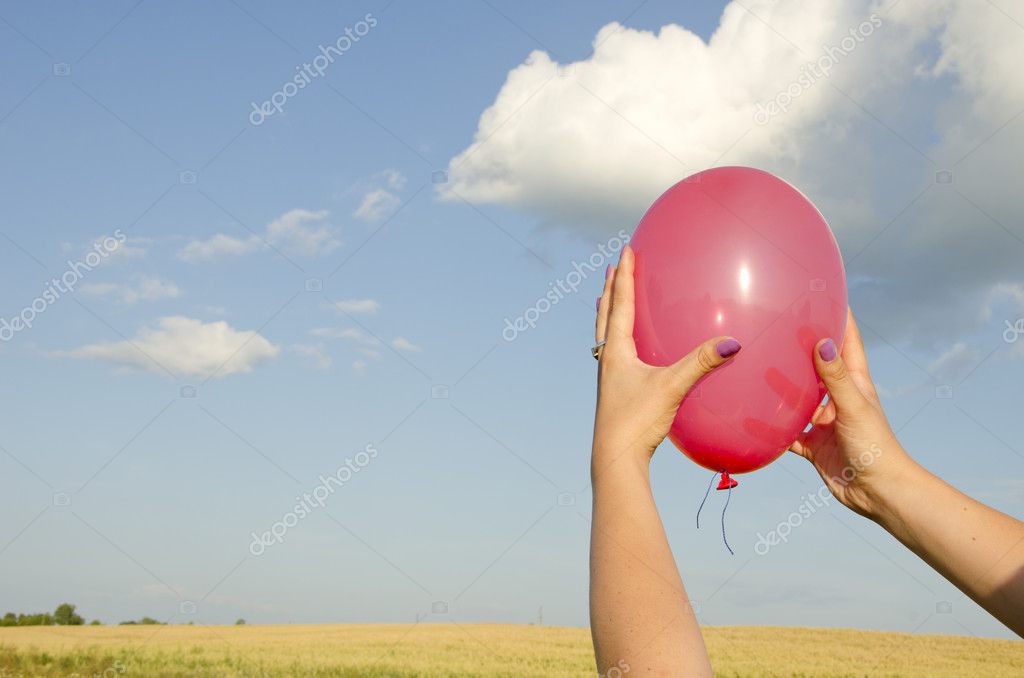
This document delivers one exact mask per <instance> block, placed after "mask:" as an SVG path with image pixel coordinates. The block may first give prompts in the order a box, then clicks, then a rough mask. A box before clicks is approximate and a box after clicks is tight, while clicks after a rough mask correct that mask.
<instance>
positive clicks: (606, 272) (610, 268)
mask: <svg viewBox="0 0 1024 678" xmlns="http://www.w3.org/2000/svg"><path fill="white" fill-rule="evenodd" d="M611 274H612V265H611V264H608V268H606V269H604V279H605V280H607V279H608V276H610V275H611Z"/></svg>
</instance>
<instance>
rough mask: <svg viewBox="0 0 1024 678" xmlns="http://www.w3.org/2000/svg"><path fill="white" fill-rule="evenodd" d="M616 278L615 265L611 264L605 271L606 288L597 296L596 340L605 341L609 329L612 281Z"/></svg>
mask: <svg viewBox="0 0 1024 678" xmlns="http://www.w3.org/2000/svg"><path fill="white" fill-rule="evenodd" d="M614 280H615V267H614V266H612V265H611V264H609V265H608V268H607V269H605V272H604V290H603V291H602V292H601V296H599V297H598V298H597V321H596V325H595V328H594V341H595V342H596V343H601V342H602V341H604V338H605V333H606V332H607V330H608V311H609V310H611V307H612V283H613V282H614Z"/></svg>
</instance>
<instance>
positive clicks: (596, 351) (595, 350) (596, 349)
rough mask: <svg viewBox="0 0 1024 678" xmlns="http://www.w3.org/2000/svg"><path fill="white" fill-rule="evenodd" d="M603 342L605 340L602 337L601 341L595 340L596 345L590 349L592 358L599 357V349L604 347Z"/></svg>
mask: <svg viewBox="0 0 1024 678" xmlns="http://www.w3.org/2000/svg"><path fill="white" fill-rule="evenodd" d="M605 343H606V341H605V340H604V339H602V340H601V341H599V342H597V345H596V346H594V347H593V348H592V349H590V355H592V356H594V360H600V359H601V349H602V348H604V345H605Z"/></svg>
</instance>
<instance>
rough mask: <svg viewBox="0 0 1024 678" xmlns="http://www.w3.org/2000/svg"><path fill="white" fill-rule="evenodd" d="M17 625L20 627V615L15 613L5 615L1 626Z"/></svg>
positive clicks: (0, 622)
mask: <svg viewBox="0 0 1024 678" xmlns="http://www.w3.org/2000/svg"><path fill="white" fill-rule="evenodd" d="M17 625H18V615H16V614H14V613H13V612H8V613H7V614H5V615H4V618H3V619H0V626H17Z"/></svg>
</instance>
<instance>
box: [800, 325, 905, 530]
mask: <svg viewBox="0 0 1024 678" xmlns="http://www.w3.org/2000/svg"><path fill="white" fill-rule="evenodd" d="M814 367H815V369H816V370H817V372H818V375H819V376H820V377H821V380H822V381H823V382H824V383H825V386H826V388H828V394H829V398H828V402H827V403H826V404H825V405H823V406H819V407H818V409H817V410H816V411H815V413H814V416H813V417H812V418H811V424H812V428H811V429H810V430H809V431H807V432H806V433H804V434H802V435H801V436H800V438H798V439H797V441H796V442H795V443H793V445H792V446H791V447H790V449H791V450H792V451H793V452H796V453H797V454H799V455H800V456H802V457H804V458H805V459H807V460H809V461H810V462H811V463H812V464H814V468H815V469H817V471H818V473H819V474H820V475H821V478H822V480H824V481H825V484H826V485H827V486H828V489H829V490H830V491H831V492H832V494H833V496H835V497H836V499H838V500H839V501H841V502H842V503H843V504H844V505H846V506H847V507H848V508H850V509H852V510H854V511H856V512H857V513H859V514H861V515H863V516H866V517H868V518H873V519H875V518H877V517H878V513H879V511H880V510H881V508H882V506H883V503H884V502H883V499H884V498H885V497H886V496H888V495H889V488H891V487H894V486H895V485H896V484H898V482H899V477H900V476H901V474H902V472H903V471H904V470H905V469H906V468H907V467H908V466H910V465H912V464H913V462H912V461H911V460H910V457H909V456H908V455H907V453H906V452H905V451H904V450H903V448H902V447H901V446H900V444H899V441H898V440H897V439H896V436H895V434H894V433H893V432H892V428H891V427H890V426H889V422H888V420H887V419H886V417H885V412H883V411H882V405H881V403H880V402H879V400H878V393H877V392H876V391H875V386H874V384H873V383H872V381H871V374H870V373H869V372H868V361H867V357H866V356H865V355H864V344H863V343H862V341H861V338H860V332H859V330H858V329H857V322H856V321H855V320H854V318H853V313H852V312H850V311H847V317H846V336H845V337H844V339H843V352H842V355H837V351H836V344H835V342H834V341H833V340H832V339H823V340H821V341H820V342H819V343H818V345H817V346H816V347H815V349H814Z"/></svg>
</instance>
